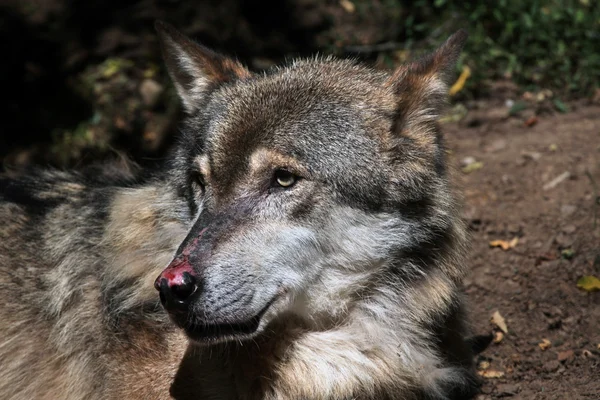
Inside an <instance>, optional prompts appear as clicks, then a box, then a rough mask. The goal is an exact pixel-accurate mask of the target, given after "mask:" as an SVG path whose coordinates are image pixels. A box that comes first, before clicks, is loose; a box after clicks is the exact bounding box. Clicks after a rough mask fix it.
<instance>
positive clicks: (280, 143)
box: [0, 22, 477, 400]
mask: <svg viewBox="0 0 600 400" xmlns="http://www.w3.org/2000/svg"><path fill="white" fill-rule="evenodd" d="M156 26H157V30H158V33H159V37H160V42H161V46H162V51H163V54H164V59H165V62H166V66H167V69H168V72H169V74H170V76H171V78H172V80H173V83H174V86H175V88H176V90H177V93H178V94H179V96H180V98H181V101H182V105H183V109H184V112H185V120H184V122H183V123H182V133H181V136H180V138H179V140H178V143H177V144H176V145H175V147H174V149H173V151H172V153H171V156H170V157H169V160H168V161H167V162H166V163H165V164H164V165H162V166H161V167H160V168H157V169H155V170H152V171H143V170H139V169H138V168H136V167H135V166H131V165H127V166H122V165H121V166H118V165H112V164H111V165H104V166H92V167H89V168H86V169H83V170H79V171H58V170H37V171H34V172H31V173H27V174H23V173H15V172H12V171H9V172H7V173H5V174H4V175H3V176H2V177H1V178H0V221H1V224H0V293H1V296H2V305H1V306H0V333H1V335H0V365H1V366H2V367H1V368H0V398H2V399H84V398H85V399H167V398H174V399H225V400H234V399H235V400H259V399H261V400H263V399H265V400H266V399H269V400H276V399H295V400H300V399H315V400H317V399H319V400H321V399H323V400H325V399H361V400H368V399H390V400H393V399H404V400H406V399H409V400H410V399H415V400H416V399H464V398H469V397H471V396H472V395H474V393H476V390H477V379H476V378H475V374H474V371H473V367H472V352H471V348H470V346H469V344H468V341H467V340H466V338H467V337H468V335H469V330H468V324H467V317H466V311H465V301H464V299H463V295H462V293H461V281H462V279H463V277H464V276H465V274H466V263H465V261H464V258H463V256H464V252H465V250H464V249H465V243H466V241H467V239H466V231H465V227H464V226H463V223H462V221H461V219H460V216H459V209H458V204H457V203H458V202H457V200H456V195H455V194H454V189H453V186H452V184H451V179H450V175H451V174H450V172H449V170H448V167H447V162H446V150H445V147H444V143H443V137H442V135H441V132H440V130H439V128H438V125H437V124H436V119H437V118H438V116H439V115H440V112H441V110H442V109H443V105H444V102H445V98H446V94H447V88H448V83H449V80H450V79H451V77H452V71H453V68H454V65H455V63H456V61H457V58H458V56H459V53H460V51H461V48H462V46H463V44H464V42H465V39H466V36H467V35H466V33H465V32H464V31H459V32H457V33H456V34H454V35H453V36H451V37H450V38H449V39H448V40H447V41H446V42H445V43H444V44H443V45H441V47H439V48H438V49H437V50H436V51H434V52H433V53H431V54H429V55H427V56H425V57H423V58H420V59H418V60H416V61H413V62H410V63H407V64H405V65H402V66H400V67H398V68H397V69H396V70H394V71H392V72H386V71H376V70H374V69H372V68H369V67H367V66H364V65H361V64H360V63H358V62H355V61H351V60H338V59H334V58H331V57H315V58H311V59H305V60H296V61H293V62H290V63H288V64H287V65H284V66H281V67H278V68H274V69H272V70H270V71H268V72H264V73H254V72H251V71H249V70H248V69H247V68H245V67H244V66H243V65H242V64H241V63H239V62H238V61H236V60H234V59H231V58H228V57H225V56H223V55H220V54H218V53H215V52H213V51H211V50H209V49H207V48H205V47H203V46H201V45H199V44H197V43H195V42H194V41H192V40H191V39H189V38H187V37H186V36H184V35H182V34H181V33H179V32H178V31H176V30H175V29H174V28H173V27H171V26H170V25H167V24H164V23H160V22H159V23H157V25H156ZM157 291H158V292H157Z"/></svg>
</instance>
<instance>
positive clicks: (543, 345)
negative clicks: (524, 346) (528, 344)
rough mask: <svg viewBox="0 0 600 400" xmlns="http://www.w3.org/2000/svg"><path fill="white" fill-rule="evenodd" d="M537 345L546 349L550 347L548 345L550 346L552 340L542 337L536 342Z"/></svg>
mask: <svg viewBox="0 0 600 400" xmlns="http://www.w3.org/2000/svg"><path fill="white" fill-rule="evenodd" d="M538 346H539V347H540V349H542V350H546V349H548V348H550V346H552V342H551V341H549V340H548V339H542V341H541V342H539V343H538Z"/></svg>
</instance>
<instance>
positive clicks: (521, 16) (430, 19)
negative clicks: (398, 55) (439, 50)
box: [398, 0, 600, 96]
mask: <svg viewBox="0 0 600 400" xmlns="http://www.w3.org/2000/svg"><path fill="white" fill-rule="evenodd" d="M398 5H399V6H400V7H403V8H404V9H405V11H406V13H407V15H409V17H408V18H407V20H406V31H405V32H406V39H407V41H408V42H409V43H410V42H413V41H419V40H422V39H423V38H425V37H427V36H428V35H431V34H432V32H433V33H436V32H437V36H441V32H440V29H439V27H442V30H443V31H444V32H443V33H444V34H447V33H449V32H450V31H451V30H454V29H457V28H465V29H467V30H468V31H469V33H470V39H469V42H468V43H467V46H466V48H465V53H466V57H465V58H464V59H463V61H464V62H466V63H467V64H468V65H469V66H470V67H471V69H472V70H473V73H474V75H473V79H471V82H469V85H470V89H474V88H475V87H474V86H475V85H477V84H478V83H480V82H481V81H482V80H484V79H498V78H500V77H508V78H511V79H513V80H514V81H515V82H516V83H518V84H520V85H523V86H524V87H525V88H540V87H541V88H551V89H554V90H557V91H558V92H561V93H563V94H570V95H575V96H580V95H585V94H589V93H590V92H591V91H592V90H594V89H595V88H598V87H599V85H600V2H598V1H595V0H523V1H519V0H498V1H495V2H488V1H485V0H474V1H459V0H418V1H415V2H413V3H412V4H411V5H410V6H406V5H402V4H401V3H398ZM440 39H441V37H440Z"/></svg>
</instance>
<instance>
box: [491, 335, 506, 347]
mask: <svg viewBox="0 0 600 400" xmlns="http://www.w3.org/2000/svg"><path fill="white" fill-rule="evenodd" d="M502 339H504V333H502V332H494V339H493V340H492V341H493V342H494V343H496V344H498V343H500V342H501V341H502Z"/></svg>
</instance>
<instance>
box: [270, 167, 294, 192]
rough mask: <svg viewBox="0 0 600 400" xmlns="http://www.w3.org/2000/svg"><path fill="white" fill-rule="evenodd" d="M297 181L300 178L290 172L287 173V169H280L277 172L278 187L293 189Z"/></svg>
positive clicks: (275, 177) (275, 181)
mask: <svg viewBox="0 0 600 400" xmlns="http://www.w3.org/2000/svg"><path fill="white" fill-rule="evenodd" d="M297 180H298V177H297V176H296V175H294V174H292V173H291V172H290V171H286V170H285V169H278V170H276V171H275V176H274V183H275V184H276V185H277V186H280V187H283V188H289V187H292V186H293V185H294V183H296V181H297Z"/></svg>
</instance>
